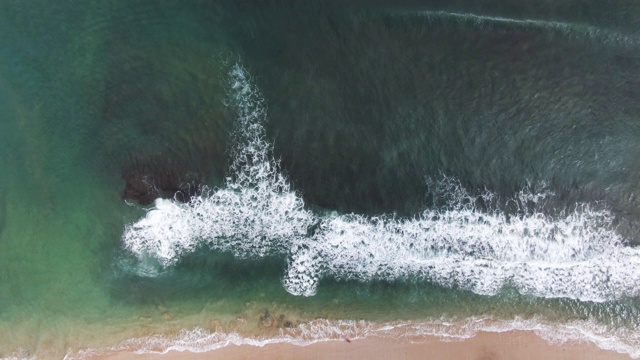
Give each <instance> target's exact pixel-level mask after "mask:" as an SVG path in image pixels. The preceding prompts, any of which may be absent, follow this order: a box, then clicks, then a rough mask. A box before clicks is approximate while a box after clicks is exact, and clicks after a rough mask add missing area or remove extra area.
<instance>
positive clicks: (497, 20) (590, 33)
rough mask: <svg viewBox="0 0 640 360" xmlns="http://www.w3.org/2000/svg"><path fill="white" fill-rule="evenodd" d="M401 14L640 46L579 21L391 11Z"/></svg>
mask: <svg viewBox="0 0 640 360" xmlns="http://www.w3.org/2000/svg"><path fill="white" fill-rule="evenodd" d="M391 14H395V15H400V16H421V17H423V18H425V19H427V20H430V21H434V20H450V21H454V22H457V23H459V24H469V25H474V26H478V27H481V28H482V27H492V26H499V25H507V26H512V27H515V28H521V29H544V30H547V31H550V32H552V33H557V34H560V35H563V36H567V37H569V38H576V39H580V38H583V39H594V40H597V41H600V42H604V43H613V44H622V45H626V46H637V45H640V38H638V36H635V35H627V34H623V33H620V32H617V31H613V30H609V29H606V28H600V27H596V26H591V25H583V24H577V23H569V22H561V21H548V20H536V19H515V18H507V17H501V16H488V15H478V14H472V13H458V12H448V11H429V10H421V11H393V10H392V11H391Z"/></svg>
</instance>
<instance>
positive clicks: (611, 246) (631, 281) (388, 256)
mask: <svg viewBox="0 0 640 360" xmlns="http://www.w3.org/2000/svg"><path fill="white" fill-rule="evenodd" d="M229 79H230V80H229V81H230V82H229V99H230V105H232V106H233V107H234V108H235V110H236V113H237V123H236V127H235V129H234V140H235V146H234V148H233V151H232V164H231V170H232V174H233V176H232V177H230V178H229V179H227V182H226V185H225V186H224V187H223V188H219V189H210V190H207V191H205V192H204V194H202V195H201V196H198V197H194V198H193V199H192V200H191V201H190V202H189V203H186V204H182V203H180V202H178V201H174V200H162V199H158V200H156V202H155V206H154V207H153V208H152V209H150V210H149V211H148V212H147V214H146V216H145V217H144V218H142V219H141V220H139V221H137V222H136V223H133V224H131V225H129V226H127V227H126V229H125V232H124V235H123V240H124V246H125V248H126V249H128V250H130V251H131V252H132V253H133V254H135V255H136V256H137V257H138V258H139V259H140V260H141V264H143V265H144V266H143V267H141V270H143V272H145V273H146V274H147V275H153V274H154V272H153V271H150V270H149V261H148V260H149V259H154V261H156V262H157V263H158V264H159V266H160V267H168V266H172V265H174V264H175V263H176V262H177V261H179V259H180V257H181V256H182V255H183V254H186V253H189V252H192V251H194V250H195V249H197V248H199V247H203V246H206V247H209V248H210V249H212V250H214V251H225V252H231V253H233V254H234V255H235V256H237V257H242V258H255V257H263V256H266V255H283V256H286V257H287V259H288V266H287V269H286V274H285V277H284V280H283V284H284V287H285V288H286V290H287V291H288V292H290V293H291V294H294V295H304V296H311V295H314V294H315V293H316V288H317V284H318V282H319V280H320V279H322V278H325V277H332V278H336V279H349V280H358V281H370V280H373V279H385V280H397V279H413V280H416V279H417V280H418V281H431V282H435V283H438V284H440V285H443V286H450V287H459V288H462V289H467V290H471V291H473V292H475V293H478V294H489V295H490V294H496V293H498V292H499V291H500V290H501V288H502V287H503V286H505V285H507V286H512V287H514V288H516V289H517V290H518V291H519V292H521V293H523V294H531V295H535V296H540V297H568V298H573V299H580V300H590V301H606V300H610V299H617V298H621V297H625V296H639V295H640V250H639V249H637V248H633V247H629V246H627V245H625V242H624V240H623V239H622V238H621V237H620V236H619V235H618V234H617V233H616V232H615V231H614V229H613V228H612V226H611V222H612V216H611V214H610V213H609V212H608V211H607V210H602V209H596V208H594V207H592V206H589V205H587V204H583V205H579V206H577V207H576V209H573V210H571V211H569V210H567V211H566V212H565V213H561V214H559V215H554V216H550V215H546V214H545V213H544V212H542V211H540V210H539V209H540V206H539V205H540V204H539V203H542V202H544V201H545V199H547V198H548V197H550V196H552V195H551V194H550V193H549V192H546V191H524V190H523V191H521V192H520V193H519V194H516V195H515V196H514V197H513V198H512V199H510V200H509V201H510V202H512V203H513V204H515V205H516V206H517V207H519V208H520V210H519V211H516V213H515V215H513V216H507V215H506V214H505V213H504V212H503V211H501V210H499V209H500V208H501V207H499V206H492V205H491V206H484V207H483V208H482V209H480V208H479V207H477V206H476V203H478V202H479V201H481V202H483V203H485V204H494V203H496V202H499V200H496V197H495V196H494V195H493V194H492V193H490V192H485V193H483V194H480V195H471V194H470V193H469V192H468V191H466V190H465V188H464V187H463V186H462V185H460V183H459V182H458V181H456V180H455V179H450V178H446V177H443V179H441V180H440V181H439V182H437V186H431V190H432V191H434V194H435V195H436V196H435V197H436V198H437V200H438V201H440V202H442V203H443V204H441V206H438V207H433V208H429V209H426V210H424V211H423V212H422V213H421V214H419V215H418V216H416V217H414V218H408V219H396V218H394V217H391V216H380V217H366V216H361V215H356V214H348V215H337V214H333V215H320V214H315V213H313V212H311V211H309V210H306V209H305V208H304V203H303V201H302V199H301V197H300V196H299V195H298V194H296V193H295V192H294V191H293V190H292V189H291V188H290V185H289V182H288V180H287V179H286V177H285V176H283V174H282V172H281V171H280V169H279V164H278V162H277V161H275V160H274V159H273V156H272V150H271V144H270V143H269V142H268V141H267V139H266V135H265V130H264V125H263V124H264V122H265V121H266V110H265V107H264V104H263V101H262V99H261V97H260V92H259V91H258V90H257V89H256V88H255V86H254V85H253V84H252V83H251V81H250V78H249V76H248V74H247V73H246V71H245V70H244V69H243V68H242V67H240V66H234V67H233V68H232V69H231V71H230V74H229ZM537 209H538V210H537Z"/></svg>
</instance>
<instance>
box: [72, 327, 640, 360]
mask: <svg viewBox="0 0 640 360" xmlns="http://www.w3.org/2000/svg"><path fill="white" fill-rule="evenodd" d="M514 330H522V331H533V332H535V333H536V334H537V335H538V336H540V337H541V338H543V339H544V340H546V341H547V342H549V343H551V344H564V343H566V342H587V343H593V344H595V345H596V346H598V347H600V348H602V349H605V350H612V351H617V352H619V353H625V354H629V355H630V356H631V357H634V358H640V335H639V334H638V332H633V331H626V330H620V331H614V332H613V333H612V330H611V329H610V328H607V327H605V326H602V325H598V324H595V323H592V322H589V321H575V322H570V323H565V324H552V323H549V322H546V321H545V320H544V319H540V318H532V319H523V318H515V319H511V320H498V319H492V318H478V317H472V318H466V319H455V318H454V319H446V318H440V319H431V320H424V321H397V322H390V323H376V322H370V321H362V320H361V321H355V320H324V319H317V320H314V321H311V322H308V323H302V324H300V325H298V326H297V327H293V328H286V329H281V330H280V331H279V334H278V335H275V336H271V337H261V336H254V337H251V336H243V335H241V334H239V333H237V332H225V331H213V332H211V331H208V330H204V329H201V328H196V329H193V330H182V331H180V332H179V333H178V334H176V335H173V336H167V335H155V336H149V337H143V338H134V339H129V340H126V341H124V342H122V343H121V344H119V345H117V346H115V347H112V348H109V349H86V350H82V351H79V352H75V353H69V354H67V356H66V357H65V359H67V360H72V359H84V358H87V357H90V356H99V355H101V354H104V353H110V352H117V351H128V352H135V353H138V354H144V353H156V354H157V353H160V354H164V353H167V352H169V351H190V352H196V353H198V352H207V351H212V350H216V349H220V348H223V347H225V346H228V345H252V346H259V347H262V346H265V345H268V344H277V343H286V344H294V345H298V346H306V345H310V344H314V343H318V342H323V341H344V339H349V340H357V339H364V338H370V337H380V338H392V339H397V340H400V341H407V342H409V343H420V342H423V341H426V340H427V337H436V338H439V339H441V340H444V341H461V340H465V339H469V338H472V337H474V336H475V335H476V334H477V333H478V332H480V331H488V332H506V331H514Z"/></svg>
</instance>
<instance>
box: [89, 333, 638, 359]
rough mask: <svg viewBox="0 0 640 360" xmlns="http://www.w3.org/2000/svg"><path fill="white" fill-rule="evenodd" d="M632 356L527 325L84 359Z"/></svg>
mask: <svg viewBox="0 0 640 360" xmlns="http://www.w3.org/2000/svg"><path fill="white" fill-rule="evenodd" d="M416 340H418V341H416ZM425 356H427V357H428V358H429V359H478V360H489V359H495V360H498V359H587V360H588V359H591V360H599V359H612V360H613V359H633V357H631V356H630V355H629V354H622V353H619V352H616V351H613V350H605V349H601V348H599V347H598V346H596V344H594V343H592V342H587V341H567V342H565V343H563V344H552V343H550V342H548V341H547V340H545V339H543V338H542V337H541V336H539V335H538V334H536V333H535V331H533V330H510V331H504V332H491V331H479V332H478V333H477V334H476V335H475V336H473V337H470V338H467V339H455V340H453V341H452V340H448V339H445V338H442V337H438V336H434V335H425V336H422V337H420V338H417V339H415V338H414V339H411V340H410V339H405V338H400V339H398V338H387V337H376V336H371V337H365V338H361V339H353V340H351V339H348V338H343V339H333V340H327V341H320V342H315V343H312V344H308V345H296V344H293V343H270V344H265V345H262V346H260V345H250V344H242V345H235V344H229V345H226V346H223V347H221V348H218V349H215V350H210V351H205V352H192V351H189V350H182V351H180V350H169V351H167V352H164V353H135V352H132V351H124V350H119V351H118V350H116V351H113V352H110V353H104V354H100V355H96V356H90V357H88V358H90V359H96V360H124V359H144V360H151V359H158V360H162V359H179V360H197V359H226V360H243V359H251V358H259V359H264V360H270V359H273V360H275V359H278V360H289V359H291V360H293V359H301V358H309V359H424V358H425Z"/></svg>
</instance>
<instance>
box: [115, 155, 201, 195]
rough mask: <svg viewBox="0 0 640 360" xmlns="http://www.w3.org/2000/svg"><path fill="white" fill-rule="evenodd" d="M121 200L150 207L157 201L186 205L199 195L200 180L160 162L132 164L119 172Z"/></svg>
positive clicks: (199, 177) (174, 163) (171, 163)
mask: <svg viewBox="0 0 640 360" xmlns="http://www.w3.org/2000/svg"><path fill="white" fill-rule="evenodd" d="M122 178H123V179H124V180H125V182H126V185H125V188H124V191H123V193H122V198H123V199H124V200H130V201H135V202H137V203H138V204H140V205H150V204H151V203H153V201H154V200H155V199H157V198H164V199H171V198H173V199H176V200H178V201H181V202H187V201H189V200H190V199H191V198H192V197H193V196H197V195H198V194H200V192H201V190H202V184H203V176H202V175H200V174H199V173H197V172H193V171H190V170H189V169H187V168H185V167H183V166H181V165H180V164H178V163H177V162H174V161H171V160H164V161H163V160H161V159H145V160H138V161H135V162H134V163H133V164H132V165H130V166H128V167H126V168H125V169H124V170H123V172H122Z"/></svg>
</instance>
